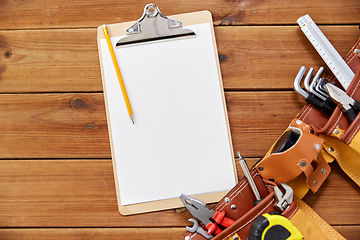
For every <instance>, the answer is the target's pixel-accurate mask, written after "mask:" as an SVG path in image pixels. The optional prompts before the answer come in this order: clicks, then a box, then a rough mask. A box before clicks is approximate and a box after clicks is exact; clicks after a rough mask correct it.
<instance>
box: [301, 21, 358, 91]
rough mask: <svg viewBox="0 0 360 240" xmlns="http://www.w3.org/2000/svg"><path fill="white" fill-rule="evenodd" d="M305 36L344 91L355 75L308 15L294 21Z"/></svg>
mask: <svg viewBox="0 0 360 240" xmlns="http://www.w3.org/2000/svg"><path fill="white" fill-rule="evenodd" d="M296 22H297V23H298V24H299V26H300V27H301V30H302V31H303V32H304V34H305V36H306V37H307V38H308V39H309V41H310V42H311V44H312V45H313V46H314V48H315V49H316V51H317V52H318V53H319V54H320V56H321V57H322V59H323V60H324V61H325V63H326V64H327V66H328V67H329V68H330V70H331V72H332V73H333V74H334V75H335V77H336V78H337V79H338V80H339V82H340V83H341V85H342V86H343V87H344V89H345V90H346V89H347V88H348V87H349V85H350V83H351V80H352V79H353V78H354V76H355V74H354V72H353V71H352V70H351V69H350V67H349V66H348V65H347V64H346V62H345V61H344V59H343V58H342V57H341V56H340V54H339V53H338V52H337V51H336V49H335V48H334V47H333V45H331V43H330V42H329V40H328V39H327V38H326V37H325V35H324V34H323V33H322V32H321V30H320V29H319V28H318V26H316V24H315V23H314V21H313V20H312V19H311V18H310V16H309V15H308V14H306V15H305V16H302V17H300V18H299V19H298V20H297V21H296Z"/></svg>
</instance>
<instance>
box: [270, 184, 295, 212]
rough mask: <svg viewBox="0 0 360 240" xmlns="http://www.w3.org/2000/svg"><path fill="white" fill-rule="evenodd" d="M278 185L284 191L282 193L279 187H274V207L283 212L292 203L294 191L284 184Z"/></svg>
mask: <svg viewBox="0 0 360 240" xmlns="http://www.w3.org/2000/svg"><path fill="white" fill-rule="evenodd" d="M279 184H280V185H281V186H282V188H283V189H284V192H282V191H281V190H280V188H279V187H274V194H275V207H277V208H278V209H279V210H281V211H285V210H286V209H287V208H288V207H290V205H291V204H292V202H293V201H294V191H293V190H292V188H291V187H290V186H289V185H287V184H286V183H279Z"/></svg>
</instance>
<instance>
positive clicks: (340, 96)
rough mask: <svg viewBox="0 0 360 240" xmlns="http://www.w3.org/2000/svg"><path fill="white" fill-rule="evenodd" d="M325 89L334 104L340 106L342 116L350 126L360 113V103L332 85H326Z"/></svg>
mask: <svg viewBox="0 0 360 240" xmlns="http://www.w3.org/2000/svg"><path fill="white" fill-rule="evenodd" d="M325 89H326V91H327V92H328V93H329V95H330V97H331V98H332V99H333V100H334V102H336V103H337V104H338V105H339V106H340V109H341V111H343V113H344V116H345V117H346V119H347V120H348V121H349V123H350V124H351V123H352V122H353V121H354V119H355V118H356V115H357V114H358V113H359V111H360V103H359V102H358V101H356V100H354V99H352V98H351V97H349V96H348V95H347V94H346V93H345V92H344V91H343V90H341V89H340V88H338V87H336V86H334V85H332V84H326V85H325Z"/></svg>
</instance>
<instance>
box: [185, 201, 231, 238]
mask: <svg viewBox="0 0 360 240" xmlns="http://www.w3.org/2000/svg"><path fill="white" fill-rule="evenodd" d="M180 200H181V201H182V203H183V204H184V206H185V207H186V208H187V210H188V211H189V212H190V213H191V214H192V215H193V216H194V217H195V218H197V219H198V220H199V221H201V222H202V223H203V224H204V225H205V228H206V229H207V234H208V235H210V234H214V235H218V234H219V233H221V232H222V230H221V228H220V227H219V225H221V226H223V227H230V226H231V225H232V224H233V223H234V222H235V221H234V220H232V219H230V218H227V217H225V212H224V211H222V212H219V211H215V210H213V209H210V208H208V207H207V206H206V205H205V203H203V202H202V201H200V200H198V199H196V198H193V197H189V196H187V195H185V194H181V196H180Z"/></svg>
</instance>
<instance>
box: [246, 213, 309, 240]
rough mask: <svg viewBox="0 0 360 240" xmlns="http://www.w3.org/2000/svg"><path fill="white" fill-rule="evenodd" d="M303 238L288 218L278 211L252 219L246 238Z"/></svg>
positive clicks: (249, 239)
mask: <svg viewBox="0 0 360 240" xmlns="http://www.w3.org/2000/svg"><path fill="white" fill-rule="evenodd" d="M303 238H304V237H303V235H302V234H301V233H300V231H299V230H298V229H297V228H296V227H295V226H294V225H293V224H292V223H291V222H290V220H289V219H287V218H286V217H284V216H283V215H281V214H280V213H279V212H270V213H266V214H263V215H261V216H259V217H257V218H256V219H255V220H254V222H253V223H252V224H251V227H250V231H249V235H248V236H247V237H246V240H285V239H287V240H301V239H303Z"/></svg>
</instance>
